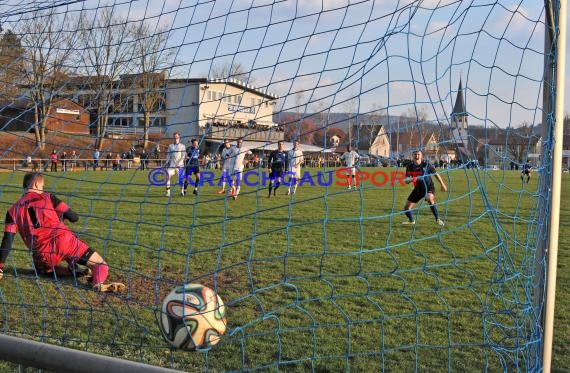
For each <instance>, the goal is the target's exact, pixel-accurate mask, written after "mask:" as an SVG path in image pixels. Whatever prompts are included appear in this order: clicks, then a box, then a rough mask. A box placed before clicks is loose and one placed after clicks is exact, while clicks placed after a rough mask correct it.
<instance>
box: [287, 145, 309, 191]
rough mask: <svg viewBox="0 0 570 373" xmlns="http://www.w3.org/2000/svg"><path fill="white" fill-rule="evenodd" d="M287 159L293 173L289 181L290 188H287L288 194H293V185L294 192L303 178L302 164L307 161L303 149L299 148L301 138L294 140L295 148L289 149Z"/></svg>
mask: <svg viewBox="0 0 570 373" xmlns="http://www.w3.org/2000/svg"><path fill="white" fill-rule="evenodd" d="M287 160H288V162H289V170H288V171H289V172H290V175H291V179H292V180H291V181H290V182H289V189H288V190H287V195H288V196H289V195H291V187H293V194H295V192H296V191H297V184H298V183H299V180H300V179H301V165H302V164H303V162H304V161H305V158H304V157H303V151H302V150H301V149H299V140H295V141H294V142H293V149H291V150H289V153H288V154H287Z"/></svg>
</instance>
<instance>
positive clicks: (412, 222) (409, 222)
mask: <svg viewBox="0 0 570 373" xmlns="http://www.w3.org/2000/svg"><path fill="white" fill-rule="evenodd" d="M402 225H416V222H415V221H414V220H412V221H409V220H408V221H403V222H402Z"/></svg>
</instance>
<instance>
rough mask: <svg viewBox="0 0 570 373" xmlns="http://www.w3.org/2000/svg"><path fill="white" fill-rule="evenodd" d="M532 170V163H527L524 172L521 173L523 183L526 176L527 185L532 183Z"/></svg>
mask: <svg viewBox="0 0 570 373" xmlns="http://www.w3.org/2000/svg"><path fill="white" fill-rule="evenodd" d="M531 170H532V165H531V164H530V162H527V163H525V164H524V166H523V170H522V172H521V180H522V181H523V183H524V178H525V176H526V183H527V184H528V182H529V181H530V174H531Z"/></svg>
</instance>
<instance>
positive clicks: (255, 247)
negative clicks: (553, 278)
mask: <svg viewBox="0 0 570 373" xmlns="http://www.w3.org/2000/svg"><path fill="white" fill-rule="evenodd" d="M364 170H367V171H371V172H372V171H378V170H382V171H386V172H390V171H392V170H391V169H378V170H375V169H364ZM309 171H310V172H311V173H312V174H316V172H318V171H320V170H317V169H309ZM147 175H148V171H123V172H83V171H81V172H75V173H65V174H63V173H47V174H46V189H47V190H49V191H51V192H55V194H56V195H57V196H58V197H60V199H62V200H64V201H65V202H66V203H68V204H69V205H70V206H71V207H72V208H73V209H74V210H75V211H77V212H78V213H79V214H80V216H81V219H80V221H79V222H78V223H75V224H70V226H71V227H72V229H73V230H74V231H75V232H77V233H78V234H79V235H80V237H81V238H82V239H83V240H84V241H86V242H88V243H89V244H90V246H91V247H92V248H94V249H95V250H97V251H99V252H100V253H101V254H102V255H103V256H104V257H105V259H106V260H107V262H108V263H109V264H110V265H111V267H112V268H111V271H110V279H112V280H120V281H123V282H125V283H126V284H127V285H128V288H129V290H128V292H127V293H126V294H121V295H119V296H115V295H101V294H96V293H94V292H92V291H90V290H89V288H88V287H87V286H86V285H85V284H82V283H81V282H75V281H74V280H72V279H60V280H57V281H56V280H54V279H53V278H51V277H38V276H36V275H35V273H34V271H33V269H32V265H31V256H30V254H29V253H28V252H27V250H25V249H24V247H23V244H22V242H21V240H20V238H18V239H17V240H16V243H15V250H14V251H13V252H12V254H11V256H10V258H9V260H8V263H7V268H6V270H5V273H6V276H5V278H4V279H3V280H2V282H1V283H0V285H1V287H0V306H1V307H2V317H1V318H0V328H1V330H2V332H3V333H8V334H12V335H16V336H24V337H26V338H33V339H36V340H43V341H46V342H49V343H55V344H58V345H63V346H68V347H72V348H77V349H81V350H87V351H92V352H97V353H102V354H106V355H112V356H117V357H121V358H126V359H130V360H136V361H142V362H145V363H149V364H153V365H160V366H168V367H172V368H175V369H180V370H184V371H206V370H207V371H212V372H218V371H228V370H230V371H243V370H246V371H247V370H259V371H277V370H282V371H290V372H306V371H311V370H314V371H331V372H334V371H354V372H363V371H414V370H422V371H446V370H453V371H466V370H468V371H482V370H488V371H498V370H501V369H502V367H503V366H505V367H507V368H508V369H509V370H511V368H515V367H518V368H519V369H521V370H526V369H527V368H528V369H530V368H531V367H528V366H526V364H527V363H526V361H528V360H527V359H528V349H527V348H526V346H525V343H528V341H524V339H523V338H525V337H526V336H528V334H530V329H529V328H530V327H531V325H532V315H530V314H529V313H528V309H526V308H525V306H527V305H528V304H527V303H528V302H529V298H528V296H529V293H528V292H529V289H530V288H529V286H528V281H530V280H529V278H530V277H529V276H532V270H533V267H532V255H534V250H535V247H536V233H537V232H536V229H537V219H538V216H539V215H538V211H537V207H538V197H539V196H538V193H537V186H538V182H539V178H540V174H539V173H536V172H535V173H534V174H533V179H532V180H531V182H530V183H529V184H524V185H523V184H522V183H521V180H520V178H519V175H520V174H519V173H518V172H515V171H488V172H485V171H483V170H464V169H453V170H445V171H444V172H443V173H442V176H443V178H444V180H445V181H446V183H447V185H448V187H449V191H448V192H447V193H442V192H441V191H439V185H438V184H437V183H436V187H437V188H438V191H437V195H436V199H437V202H438V203H439V211H440V214H441V216H442V219H444V220H445V222H446V224H445V227H444V228H443V229H439V227H438V226H437V225H436V224H435V222H434V219H433V216H432V214H431V212H430V210H429V208H428V207H427V206H426V205H425V204H423V205H421V206H420V208H419V209H418V210H417V211H415V212H414V213H415V214H416V220H417V225H416V226H415V227H402V226H400V222H401V221H403V220H404V219H405V217H404V216H403V215H402V214H401V210H402V207H403V204H404V202H405V199H406V197H407V195H408V194H409V192H410V190H411V187H409V186H400V185H395V186H390V185H386V186H382V187H380V186H374V185H372V184H371V183H370V182H364V185H363V186H362V188H360V189H358V190H356V191H346V190H345V188H343V187H340V186H336V185H332V186H330V187H328V188H325V187H319V186H309V185H304V186H301V187H299V189H298V191H297V195H296V196H295V198H293V199H292V198H289V197H287V196H286V195H285V193H286V188H285V187H281V188H280V189H279V190H278V197H277V198H271V199H268V198H267V197H266V196H267V190H266V189H265V188H257V187H249V186H243V187H242V190H241V195H240V196H239V198H238V199H237V200H236V201H233V200H232V199H226V198H224V197H223V196H220V195H218V194H217V193H216V192H217V191H218V189H219V188H218V187H211V186H206V187H204V188H202V189H201V190H200V194H199V195H198V196H194V195H192V194H191V193H190V194H188V195H186V197H180V196H179V195H178V192H179V189H178V187H176V186H175V187H174V188H173V193H172V195H173V197H172V198H171V199H168V198H166V197H164V188H163V187H155V186H151V185H149V182H148V178H147ZM22 176H23V174H22V173H19V172H13V173H12V172H4V173H0V183H1V184H2V185H3V187H2V188H1V189H0V206H1V210H2V213H3V214H4V211H6V210H7V209H8V207H9V206H10V204H11V203H12V202H14V201H15V200H16V199H17V198H18V196H19V195H21V193H22V190H21V181H22ZM569 185H570V179H569V177H568V175H566V174H565V175H564V178H563V191H565V190H568V189H569ZM563 194H564V192H563ZM560 219H561V234H560V248H561V250H560V253H559V269H560V270H559V272H558V294H560V296H559V297H558V298H557V310H556V317H557V320H556V323H555V345H554V355H553V356H554V361H553V368H554V371H563V370H564V368H565V367H567V366H570V357H569V356H570V354H569V353H568V352H569V349H568V347H567V345H568V344H567V343H566V342H567V341H568V338H567V335H568V334H569V333H568V332H569V331H568V329H569V328H570V326H569V325H570V322H569V320H568V318H569V316H568V311H569V310H570V301H569V300H568V297H565V296H564V293H565V291H564V289H566V287H567V285H569V284H570V275H569V274H568V271H567V270H566V268H567V267H568V265H570V256H569V255H568V254H567V253H566V251H565V250H564V249H565V248H566V247H570V239H569V238H568V233H570V231H569V230H568V228H567V227H568V226H570V202H568V200H567V199H564V198H563V200H562V213H561V217H560ZM185 282H198V283H202V284H205V285H208V286H211V287H213V288H215V289H216V290H217V291H218V293H219V294H220V296H221V297H222V299H223V300H224V301H225V303H226V304H227V305H228V310H227V317H228V331H229V333H228V334H227V335H226V336H224V338H223V339H222V341H221V342H220V344H218V345H217V346H215V347H214V348H213V349H212V350H210V351H209V352H207V353H205V352H181V351H172V350H170V349H169V348H168V346H167V345H166V343H165V342H164V340H163V339H162V337H161V335H160V332H159V329H158V326H157V323H156V318H155V313H156V311H157V310H158V309H159V307H160V304H161V300H162V297H163V296H165V295H166V294H167V293H168V292H169V291H170V289H171V288H172V287H173V286H175V285H177V284H182V283H185ZM525 284H526V285H525ZM531 293H532V290H531ZM492 343H496V344H498V345H500V346H501V347H504V349H505V350H508V352H505V353H498V352H497V351H496V349H493V348H492V347H491V344H492ZM0 366H4V367H11V365H10V364H4V365H1V364H0Z"/></svg>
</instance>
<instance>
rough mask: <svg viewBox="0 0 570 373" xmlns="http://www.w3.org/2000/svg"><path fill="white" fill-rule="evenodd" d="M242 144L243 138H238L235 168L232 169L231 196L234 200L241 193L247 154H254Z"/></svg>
mask: <svg viewBox="0 0 570 373" xmlns="http://www.w3.org/2000/svg"><path fill="white" fill-rule="evenodd" d="M242 145H243V139H237V145H236V147H235V161H234V168H233V170H232V188H231V189H230V196H232V198H233V199H234V200H236V199H237V196H238V195H239V190H240V185H241V176H242V173H243V168H244V167H245V165H244V160H245V156H246V155H249V154H252V153H251V150H249V149H248V148H244V147H243V146H242Z"/></svg>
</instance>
